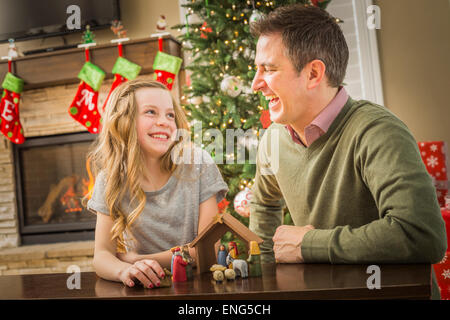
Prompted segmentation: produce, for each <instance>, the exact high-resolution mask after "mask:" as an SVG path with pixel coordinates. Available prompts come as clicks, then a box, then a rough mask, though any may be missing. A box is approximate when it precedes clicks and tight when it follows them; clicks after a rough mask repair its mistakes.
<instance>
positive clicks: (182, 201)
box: [87, 148, 228, 254]
mask: <svg viewBox="0 0 450 320" xmlns="http://www.w3.org/2000/svg"><path fill="white" fill-rule="evenodd" d="M195 151H196V152H199V153H200V154H201V158H200V159H201V160H202V161H200V162H201V163H200V164H192V165H185V164H181V165H178V167H177V169H176V170H175V172H174V173H173V174H172V176H171V177H170V178H169V180H168V181H167V183H166V184H165V185H164V186H163V187H162V188H161V189H159V190H157V191H152V192H145V194H146V196H147V202H146V205H145V208H144V210H143V211H142V213H141V214H140V216H139V217H138V218H137V219H136V220H135V221H134V223H133V224H132V225H131V227H130V231H131V233H132V235H133V237H134V238H135V240H136V241H135V242H134V243H132V242H127V243H129V244H134V250H136V251H137V253H138V254H151V253H156V252H161V251H165V250H168V249H170V248H172V247H174V246H179V245H183V244H186V243H189V242H191V241H192V240H194V238H195V237H196V236H197V230H198V216H199V206H200V203H202V202H203V201H205V200H207V199H209V198H210V197H212V196H213V195H216V199H217V202H220V201H221V200H222V199H223V198H224V197H225V195H226V193H227V192H228V187H227V185H226V183H225V182H224V181H223V178H222V175H221V174H220V171H219V169H218V168H217V166H216V164H215V163H214V161H213V160H212V158H211V156H210V155H209V154H208V153H207V152H206V151H205V150H201V149H199V148H196V150H195ZM197 162H198V161H197ZM105 180H106V179H105V174H104V172H103V171H102V172H101V173H100V174H99V175H98V176H97V179H96V181H95V186H94V190H93V193H92V197H91V199H90V200H89V201H88V203H87V207H88V209H91V210H94V211H97V212H100V213H104V214H107V215H109V210H108V208H107V206H106V204H105V200H104V193H105V185H106V181H105ZM122 208H123V209H124V210H126V208H129V206H128V204H127V203H125V202H123V203H122ZM125 238H127V236H126V234H125ZM128 238H129V237H128Z"/></svg>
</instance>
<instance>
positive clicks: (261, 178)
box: [250, 98, 447, 264]
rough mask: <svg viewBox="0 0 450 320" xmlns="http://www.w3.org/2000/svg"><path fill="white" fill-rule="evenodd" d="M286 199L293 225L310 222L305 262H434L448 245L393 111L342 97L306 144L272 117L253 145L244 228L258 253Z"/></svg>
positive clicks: (265, 253) (265, 249)
mask: <svg viewBox="0 0 450 320" xmlns="http://www.w3.org/2000/svg"><path fill="white" fill-rule="evenodd" d="M285 204H286V205H287V207H288V209H289V212H290V214H291V216H292V220H293V221H294V224H295V225H297V226H304V225H307V224H311V225H313V226H314V227H315V228H316V229H315V230H312V231H309V232H308V233H307V234H306V235H305V237H304V239H303V242H302V244H301V252H302V256H303V258H304V260H305V262H307V263H308V262H318V263H320V262H322V263H364V264H365V263H436V262H438V261H440V260H441V258H442V257H443V256H444V253H445V250H446V246H447V245H446V234H445V226H444V221H443V218H442V216H441V213H440V209H439V205H438V202H437V198H436V191H435V189H434V187H433V184H432V180H431V178H430V176H429V175H428V173H427V171H426V169H425V166H424V164H423V162H422V159H421V158H420V154H419V150H418V146H417V143H416V141H415V140H414V138H413V136H412V135H411V133H410V132H409V130H408V129H407V127H406V126H405V124H403V123H402V122H401V121H400V120H399V119H398V118H397V117H396V116H395V115H393V114H392V113H391V112H390V111H388V110H387V109H386V108H384V107H382V106H378V105H375V104H372V103H370V102H368V101H354V100H352V99H351V98H349V100H348V101H347V103H346V104H345V106H344V107H343V109H342V110H341V112H340V113H339V115H338V116H337V118H336V119H335V120H334V121H333V123H332V124H331V126H330V128H329V129H328V131H327V132H326V133H325V134H324V135H323V136H321V137H320V138H318V139H317V140H316V141H314V142H313V143H312V144H311V146H310V147H308V148H306V147H304V146H302V145H299V144H296V143H294V142H293V140H292V138H291V136H290V134H289V132H288V131H287V130H286V129H285V128H284V126H283V125H279V124H272V125H271V126H270V128H269V129H268V130H267V131H266V132H265V134H264V136H263V138H262V139H261V143H260V145H259V149H258V158H257V173H256V177H255V184H254V186H253V200H252V202H251V215H250V229H251V230H252V231H253V232H255V233H256V234H258V235H259V236H260V237H261V238H262V239H263V240H264V243H263V244H262V245H261V254H262V261H263V262H269V261H273V250H272V247H273V241H272V237H273V234H274V232H275V229H276V228H277V227H278V226H279V225H281V223H282V209H283V207H284V205H285Z"/></svg>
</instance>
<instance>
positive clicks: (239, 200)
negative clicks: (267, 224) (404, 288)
mask: <svg viewBox="0 0 450 320" xmlns="http://www.w3.org/2000/svg"><path fill="white" fill-rule="evenodd" d="M252 197H253V193H252V191H251V190H250V188H245V189H244V190H242V191H240V192H239V193H238V194H237V195H236V197H235V198H234V210H235V211H236V212H237V213H239V214H240V215H241V216H243V217H245V218H248V217H250V200H251V199H252Z"/></svg>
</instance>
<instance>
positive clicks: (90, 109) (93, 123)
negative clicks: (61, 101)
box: [69, 81, 101, 133]
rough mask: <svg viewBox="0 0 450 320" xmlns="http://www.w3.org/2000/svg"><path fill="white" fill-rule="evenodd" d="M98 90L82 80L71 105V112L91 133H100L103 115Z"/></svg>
mask: <svg viewBox="0 0 450 320" xmlns="http://www.w3.org/2000/svg"><path fill="white" fill-rule="evenodd" d="M97 101H98V91H94V89H92V88H91V87H90V86H89V85H88V84H87V83H86V82H84V81H81V83H80V85H79V86H78V90H77V93H76V95H75V98H74V99H73V101H72V104H71V105H70V107H69V113H70V115H71V116H72V118H74V119H75V120H76V121H78V122H79V123H81V124H82V125H83V126H85V127H86V129H88V131H89V132H90V133H99V131H100V119H101V115H100V113H99V112H98V108H97Z"/></svg>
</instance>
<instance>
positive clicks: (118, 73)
mask: <svg viewBox="0 0 450 320" xmlns="http://www.w3.org/2000/svg"><path fill="white" fill-rule="evenodd" d="M140 71H141V66H139V65H137V64H135V63H133V62H131V61H129V60H127V59H125V58H123V57H118V58H117V60H116V63H115V64H114V67H113V69H112V73H113V74H114V82H113V84H112V86H111V89H110V90H109V93H108V96H107V97H106V100H105V102H104V103H103V109H102V110H103V111H105V107H106V104H107V103H108V100H109V96H110V95H111V93H112V92H113V91H114V89H115V88H116V87H118V86H119V84H121V83H123V82H125V81H127V80H133V79H134V78H136V77H137V76H138V74H139V72H140Z"/></svg>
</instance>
